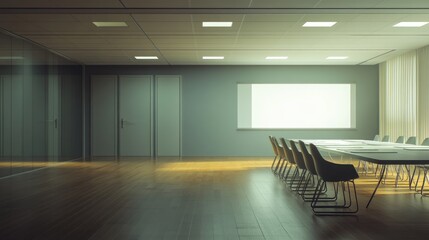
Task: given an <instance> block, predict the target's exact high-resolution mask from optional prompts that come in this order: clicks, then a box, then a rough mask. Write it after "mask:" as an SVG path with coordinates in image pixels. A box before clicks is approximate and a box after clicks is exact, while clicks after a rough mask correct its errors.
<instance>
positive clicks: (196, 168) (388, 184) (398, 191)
mask: <svg viewBox="0 0 429 240" xmlns="http://www.w3.org/2000/svg"><path fill="white" fill-rule="evenodd" d="M112 162H116V163H117V164H118V166H129V164H144V165H145V166H146V167H145V168H146V169H147V168H149V167H150V168H151V169H153V170H154V171H155V172H158V173H160V174H168V173H169V172H170V173H175V174H180V173H182V174H192V173H210V172H213V173H214V172H225V173H227V172H230V173H233V172H235V171H247V170H252V169H266V170H267V171H270V170H269V169H270V166H271V164H272V159H271V158H243V157H236V158H234V157H229V158H216V157H212V158H207V157H206V158H198V157H192V158H160V159H157V160H155V159H152V158H147V157H146V158H135V157H133V158H119V159H117V158H115V159H112V158H98V159H92V160H90V161H84V162H83V161H70V162H47V161H33V162H32V161H13V162H0V169H7V168H11V167H12V168H29V169H37V168H44V167H50V168H58V169H62V168H64V169H67V168H70V169H73V168H76V169H79V168H99V169H102V167H103V166H106V164H107V165H108V164H111V163H112ZM338 162H340V161H338ZM343 162H344V161H343ZM348 163H353V164H354V165H355V166H357V162H356V161H348ZM272 177H273V178H275V176H272ZM377 182H378V179H377V178H376V177H375V176H374V174H362V173H360V178H359V179H357V180H356V185H357V191H358V192H359V193H360V194H364V195H370V194H372V192H373V191H374V188H375V186H376V184H377ZM412 186H413V188H412V189H411V190H410V189H409V183H408V180H407V179H405V180H402V181H399V182H398V186H395V176H394V174H393V173H390V175H388V178H387V180H385V181H383V184H381V185H380V188H379V189H378V191H377V195H414V194H416V191H415V190H414V184H412ZM418 189H420V188H418Z"/></svg>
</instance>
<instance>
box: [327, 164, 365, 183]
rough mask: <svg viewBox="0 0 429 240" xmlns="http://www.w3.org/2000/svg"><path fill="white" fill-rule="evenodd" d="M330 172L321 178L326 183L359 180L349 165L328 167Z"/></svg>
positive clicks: (352, 167)
mask: <svg viewBox="0 0 429 240" xmlns="http://www.w3.org/2000/svg"><path fill="white" fill-rule="evenodd" d="M330 168H331V171H330V173H329V174H328V175H325V176H324V177H323V180H325V181H327V182H340V181H350V180H354V179H357V178H359V174H358V173H357V172H356V169H355V167H354V166H353V165H351V164H335V163H332V165H331V166H330Z"/></svg>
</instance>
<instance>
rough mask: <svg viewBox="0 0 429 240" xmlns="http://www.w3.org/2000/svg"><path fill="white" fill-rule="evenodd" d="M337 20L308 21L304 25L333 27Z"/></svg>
mask: <svg viewBox="0 0 429 240" xmlns="http://www.w3.org/2000/svg"><path fill="white" fill-rule="evenodd" d="M336 23H337V22H306V23H304V25H302V26H303V27H332V26H334V25H335V24H336Z"/></svg>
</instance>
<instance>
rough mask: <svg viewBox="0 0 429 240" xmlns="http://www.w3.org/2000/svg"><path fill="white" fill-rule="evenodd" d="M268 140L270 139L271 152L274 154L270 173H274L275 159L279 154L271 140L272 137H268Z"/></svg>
mask: <svg viewBox="0 0 429 240" xmlns="http://www.w3.org/2000/svg"><path fill="white" fill-rule="evenodd" d="M268 138H269V139H270V143H271V147H272V148H273V152H274V159H273V163H272V164H271V171H274V165H275V163H276V160H277V158H278V157H279V152H278V149H277V146H276V145H275V144H274V140H273V138H274V137H273V136H268Z"/></svg>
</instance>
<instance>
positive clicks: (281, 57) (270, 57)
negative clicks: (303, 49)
mask: <svg viewBox="0 0 429 240" xmlns="http://www.w3.org/2000/svg"><path fill="white" fill-rule="evenodd" d="M265 59H266V60H286V59H288V57H287V56H268V57H266V58H265Z"/></svg>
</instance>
